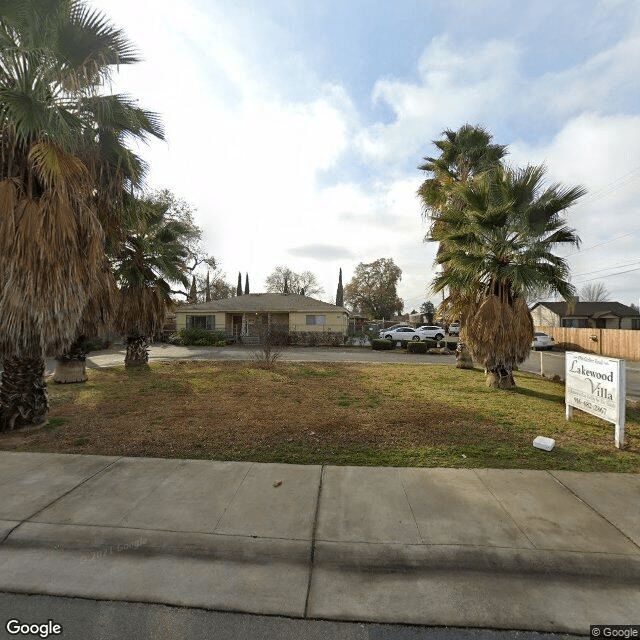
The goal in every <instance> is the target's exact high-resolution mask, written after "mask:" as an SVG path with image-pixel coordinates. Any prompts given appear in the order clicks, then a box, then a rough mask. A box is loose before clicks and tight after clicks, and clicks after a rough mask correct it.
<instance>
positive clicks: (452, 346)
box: [447, 340, 458, 351]
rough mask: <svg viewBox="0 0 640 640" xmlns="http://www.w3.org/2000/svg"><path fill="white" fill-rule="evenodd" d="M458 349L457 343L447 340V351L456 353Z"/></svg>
mask: <svg viewBox="0 0 640 640" xmlns="http://www.w3.org/2000/svg"><path fill="white" fill-rule="evenodd" d="M457 347H458V343H457V342H454V341H453V340H447V349H449V351H455V350H456V349H457Z"/></svg>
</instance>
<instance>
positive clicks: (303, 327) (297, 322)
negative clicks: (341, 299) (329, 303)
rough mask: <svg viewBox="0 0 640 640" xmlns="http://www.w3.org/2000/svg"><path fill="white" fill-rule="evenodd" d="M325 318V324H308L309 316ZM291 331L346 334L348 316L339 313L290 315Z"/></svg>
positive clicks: (305, 312)
mask: <svg viewBox="0 0 640 640" xmlns="http://www.w3.org/2000/svg"><path fill="white" fill-rule="evenodd" d="M308 315H310V316H311V315H316V316H324V322H325V323H324V324H307V316H308ZM289 331H335V332H338V333H343V334H346V332H347V314H346V313H337V312H324V311H322V312H317V313H311V312H307V311H304V312H295V311H292V312H291V313H290V314H289Z"/></svg>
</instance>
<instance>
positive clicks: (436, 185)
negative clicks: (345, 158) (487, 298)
mask: <svg viewBox="0 0 640 640" xmlns="http://www.w3.org/2000/svg"><path fill="white" fill-rule="evenodd" d="M442 136H443V138H442V139H441V140H434V141H433V144H434V145H435V146H436V147H437V148H438V149H439V150H440V156H439V157H437V158H432V157H429V156H427V157H425V158H423V159H424V160H425V162H424V164H421V165H419V166H418V169H420V170H421V171H425V172H427V174H429V177H428V178H427V179H425V180H424V182H423V183H422V184H421V185H420V188H419V189H418V197H419V198H420V200H421V201H422V207H423V216H424V217H429V218H431V227H430V229H429V232H428V233H427V236H426V237H425V242H427V241H429V240H431V239H432V238H433V235H434V233H438V232H439V231H441V227H442V225H444V224H445V222H444V221H443V220H442V217H441V214H442V213H443V212H444V211H446V210H448V209H451V208H452V207H455V208H457V209H462V208H463V207H464V203H463V202H462V201H461V200H460V199H459V198H456V197H455V195H454V194H455V189H456V187H457V186H459V185H464V184H467V183H468V182H469V181H470V180H473V178H474V177H475V176H477V175H480V174H481V173H482V172H484V171H489V170H491V169H492V168H493V167H495V166H496V165H499V164H500V163H501V161H502V158H504V156H505V155H506V154H507V147H506V145H499V144H492V143H491V140H492V139H493V136H492V135H491V133H490V132H489V131H487V130H486V129H485V128H484V127H482V126H480V125H470V124H465V125H463V126H462V127H460V128H459V129H458V130H457V131H452V130H451V129H446V130H445V131H443V132H442ZM439 235H440V236H442V234H441V233H440V234H439ZM444 250H445V246H444V244H443V242H442V241H440V243H439V245H438V251H437V253H438V254H440V253H441V252H442V251H444ZM443 268H446V266H444V267H443ZM443 295H444V294H443ZM438 315H439V316H440V317H441V318H445V319H450V318H449V316H451V310H450V309H449V308H448V307H447V305H446V304H444V305H440V308H439V309H438Z"/></svg>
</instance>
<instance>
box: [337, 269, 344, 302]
mask: <svg viewBox="0 0 640 640" xmlns="http://www.w3.org/2000/svg"><path fill="white" fill-rule="evenodd" d="M336 306H337V307H344V290H343V288H342V269H340V275H339V276H338V291H337V292H336Z"/></svg>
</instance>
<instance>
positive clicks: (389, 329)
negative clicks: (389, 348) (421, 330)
mask: <svg viewBox="0 0 640 640" xmlns="http://www.w3.org/2000/svg"><path fill="white" fill-rule="evenodd" d="M400 328H405V329H413V327H412V326H410V325H408V324H392V325H391V326H390V327H387V328H386V329H382V330H381V331H380V334H379V337H380V338H385V337H386V336H387V334H388V333H391V332H392V331H395V330H396V329H400Z"/></svg>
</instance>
